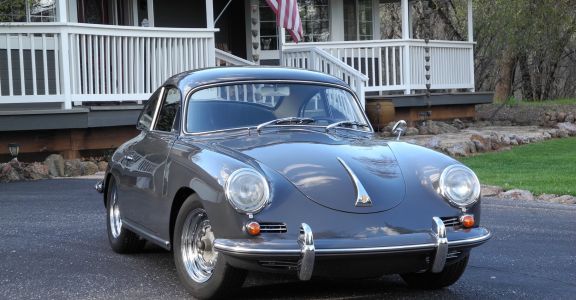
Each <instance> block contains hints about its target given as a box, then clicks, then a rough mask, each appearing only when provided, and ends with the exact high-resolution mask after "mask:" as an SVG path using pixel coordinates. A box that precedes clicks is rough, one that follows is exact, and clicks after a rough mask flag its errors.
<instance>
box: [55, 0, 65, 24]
mask: <svg viewBox="0 0 576 300" xmlns="http://www.w3.org/2000/svg"><path fill="white" fill-rule="evenodd" d="M56 11H57V14H58V22H61V23H67V22H68V1H67V0H58V4H57V5H56Z"/></svg>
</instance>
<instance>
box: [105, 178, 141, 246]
mask: <svg viewBox="0 0 576 300" xmlns="http://www.w3.org/2000/svg"><path fill="white" fill-rule="evenodd" d="M107 193H108V194H107V199H108V201H107V203H106V212H107V213H106V221H107V222H106V227H107V229H108V230H107V231H108V241H110V247H112V250H114V252H117V253H133V252H138V251H140V250H142V248H143V247H144V244H145V243H146V241H144V240H143V239H140V237H139V236H138V235H136V234H135V233H134V232H132V231H130V230H128V229H126V228H125V227H123V226H122V218H121V213H120V199H119V197H118V188H117V185H116V180H114V178H110V181H109V182H108V189H107Z"/></svg>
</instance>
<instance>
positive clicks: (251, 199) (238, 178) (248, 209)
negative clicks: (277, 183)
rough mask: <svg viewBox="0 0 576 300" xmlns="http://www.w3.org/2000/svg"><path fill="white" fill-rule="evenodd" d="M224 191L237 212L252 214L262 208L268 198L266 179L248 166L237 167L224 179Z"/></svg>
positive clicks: (268, 189)
mask: <svg viewBox="0 0 576 300" xmlns="http://www.w3.org/2000/svg"><path fill="white" fill-rule="evenodd" d="M224 192H225V194H226V198H227V199H228V202H230V204H231V205H232V207H234V208H235V209H236V210H237V211H238V212H241V213H247V214H253V213H257V212H259V211H260V210H262V209H263V208H264V207H266V205H267V204H268V201H269V199H270V188H269V186H268V181H266V178H264V176H262V174H260V173H259V172H257V171H255V170H254V169H250V168H242V169H238V170H236V171H234V172H232V174H230V176H228V179H227V180H226V183H225V184H224Z"/></svg>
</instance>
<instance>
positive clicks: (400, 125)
mask: <svg viewBox="0 0 576 300" xmlns="http://www.w3.org/2000/svg"><path fill="white" fill-rule="evenodd" d="M407 128H408V124H406V121H404V120H400V121H398V122H396V124H394V127H392V134H396V135H397V136H396V140H397V141H398V140H400V136H401V135H402V134H403V133H404V132H406V129H407Z"/></svg>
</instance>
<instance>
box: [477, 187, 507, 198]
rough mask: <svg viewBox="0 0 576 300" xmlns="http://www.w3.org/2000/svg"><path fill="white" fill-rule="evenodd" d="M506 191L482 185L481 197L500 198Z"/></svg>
mask: <svg viewBox="0 0 576 300" xmlns="http://www.w3.org/2000/svg"><path fill="white" fill-rule="evenodd" d="M503 191H504V189H503V188H501V187H499V186H495V185H482V190H481V195H482V197H494V196H498V195H499V194H500V193H502V192H503Z"/></svg>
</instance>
